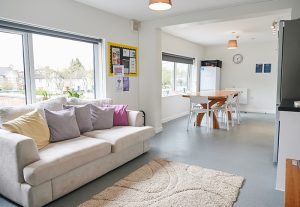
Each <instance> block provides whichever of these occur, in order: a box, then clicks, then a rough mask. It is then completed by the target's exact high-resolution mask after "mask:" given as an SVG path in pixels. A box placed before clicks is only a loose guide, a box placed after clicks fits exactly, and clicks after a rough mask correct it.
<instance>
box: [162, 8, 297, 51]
mask: <svg viewBox="0 0 300 207" xmlns="http://www.w3.org/2000/svg"><path fill="white" fill-rule="evenodd" d="M290 18H291V15H290V13H289V12H284V13H283V12H281V13H278V14H273V15H269V16H263V17H256V18H249V19H239V20H233V21H225V22H218V23H211V24H200V23H193V24H185V25H174V26H168V27H164V28H162V30H163V31H164V32H167V33H169V34H172V35H174V36H177V37H181V38H183V39H186V40H189V41H191V42H195V43H198V44H201V45H204V46H209V45H221V44H224V45H226V43H227V41H228V40H229V39H232V38H233V37H234V36H233V35H232V32H236V33H237V35H239V36H240V37H239V39H238V42H240V43H247V42H253V41H255V42H268V41H277V36H276V35H273V34H272V29H271V24H272V22H273V21H274V20H288V19H290Z"/></svg>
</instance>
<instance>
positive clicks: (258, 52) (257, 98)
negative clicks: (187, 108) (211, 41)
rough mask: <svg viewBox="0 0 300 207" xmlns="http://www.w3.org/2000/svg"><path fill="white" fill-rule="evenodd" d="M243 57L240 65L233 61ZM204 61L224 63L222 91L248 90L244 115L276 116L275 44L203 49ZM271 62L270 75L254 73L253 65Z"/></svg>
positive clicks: (251, 44)
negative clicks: (211, 60) (250, 113)
mask: <svg viewBox="0 0 300 207" xmlns="http://www.w3.org/2000/svg"><path fill="white" fill-rule="evenodd" d="M237 53H239V54H242V55H243V57H244V60H243V62H242V63H241V64H235V63H233V61H232V58H233V55H234V54H237ZM205 58H206V59H219V60H222V61H223V68H222V69H221V88H222V89H224V88H232V87H236V88H248V104H247V105H241V110H243V111H247V112H262V113H265V112H266V113H275V105H276V90H277V88H276V87H277V70H278V67H277V65H278V64H277V61H278V56H277V42H269V43H255V42H254V43H248V44H239V47H238V48H237V49H235V50H228V49H227V48H226V46H224V45H222V46H213V47H206V50H205ZM264 63H271V64H272V71H271V73H255V65H256V64H264Z"/></svg>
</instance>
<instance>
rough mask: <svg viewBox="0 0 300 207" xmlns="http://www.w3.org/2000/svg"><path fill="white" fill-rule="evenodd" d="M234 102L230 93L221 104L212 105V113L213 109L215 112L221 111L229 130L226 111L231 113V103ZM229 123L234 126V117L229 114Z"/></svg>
mask: <svg viewBox="0 0 300 207" xmlns="http://www.w3.org/2000/svg"><path fill="white" fill-rule="evenodd" d="M233 102H234V95H230V96H228V97H227V99H226V101H225V103H224V104H223V105H222V106H218V105H217V106H214V107H212V111H213V113H214V112H215V111H217V112H221V113H222V117H224V118H225V123H226V129H227V130H229V121H230V120H229V116H228V113H231V115H232V112H233V108H232V104H233ZM231 124H232V126H234V119H233V117H232V116H231Z"/></svg>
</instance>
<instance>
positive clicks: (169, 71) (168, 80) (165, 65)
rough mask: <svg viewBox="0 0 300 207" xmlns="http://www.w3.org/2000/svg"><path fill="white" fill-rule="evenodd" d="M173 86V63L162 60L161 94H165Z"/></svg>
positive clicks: (168, 92)
mask: <svg viewBox="0 0 300 207" xmlns="http://www.w3.org/2000/svg"><path fill="white" fill-rule="evenodd" d="M173 86H174V63H173V62H168V61H162V96H167V95H169V94H170V92H171V91H172V90H173Z"/></svg>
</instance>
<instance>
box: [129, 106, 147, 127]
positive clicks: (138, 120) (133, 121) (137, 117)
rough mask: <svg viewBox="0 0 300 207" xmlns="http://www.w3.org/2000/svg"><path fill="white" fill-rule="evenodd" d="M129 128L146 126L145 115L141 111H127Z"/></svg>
mask: <svg viewBox="0 0 300 207" xmlns="http://www.w3.org/2000/svg"><path fill="white" fill-rule="evenodd" d="M127 114H128V123H129V126H134V127H141V126H143V124H144V117H143V113H142V112H140V111H130V110H128V111H127Z"/></svg>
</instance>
